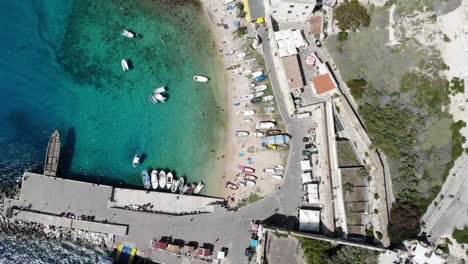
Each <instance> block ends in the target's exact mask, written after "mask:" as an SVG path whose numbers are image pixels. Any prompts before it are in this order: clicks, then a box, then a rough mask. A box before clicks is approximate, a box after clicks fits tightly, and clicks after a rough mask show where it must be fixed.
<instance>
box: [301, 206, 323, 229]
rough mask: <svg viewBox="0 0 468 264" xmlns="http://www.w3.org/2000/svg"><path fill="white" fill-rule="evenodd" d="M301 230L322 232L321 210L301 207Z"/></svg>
mask: <svg viewBox="0 0 468 264" xmlns="http://www.w3.org/2000/svg"><path fill="white" fill-rule="evenodd" d="M299 230H300V231H304V232H320V211H319V210H309V209H299Z"/></svg>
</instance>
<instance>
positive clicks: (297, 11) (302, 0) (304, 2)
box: [270, 0, 317, 22]
mask: <svg viewBox="0 0 468 264" xmlns="http://www.w3.org/2000/svg"><path fill="white" fill-rule="evenodd" d="M316 4H317V1H316V0H270V14H271V15H272V16H273V18H274V19H275V20H277V21H291V22H295V21H301V20H306V19H307V18H308V17H310V16H311V15H312V12H313V11H314V8H315V6H316Z"/></svg>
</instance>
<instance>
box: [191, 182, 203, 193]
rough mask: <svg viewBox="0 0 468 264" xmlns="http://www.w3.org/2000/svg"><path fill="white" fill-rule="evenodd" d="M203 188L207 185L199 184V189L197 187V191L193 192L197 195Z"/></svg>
mask: <svg viewBox="0 0 468 264" xmlns="http://www.w3.org/2000/svg"><path fill="white" fill-rule="evenodd" d="M203 187H205V184H204V183H202V182H199V183H198V184H197V187H195V189H194V190H193V193H194V194H197V193H199V192H201V190H202V189H203Z"/></svg>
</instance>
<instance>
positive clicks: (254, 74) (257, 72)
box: [252, 70, 263, 78]
mask: <svg viewBox="0 0 468 264" xmlns="http://www.w3.org/2000/svg"><path fill="white" fill-rule="evenodd" d="M262 75H263V71H261V70H260V71H255V72H253V73H252V78H257V77H260V76H262Z"/></svg>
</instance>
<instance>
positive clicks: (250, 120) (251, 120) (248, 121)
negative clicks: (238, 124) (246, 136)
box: [244, 118, 253, 123]
mask: <svg viewBox="0 0 468 264" xmlns="http://www.w3.org/2000/svg"><path fill="white" fill-rule="evenodd" d="M252 122H253V119H252V118H244V123H252Z"/></svg>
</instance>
